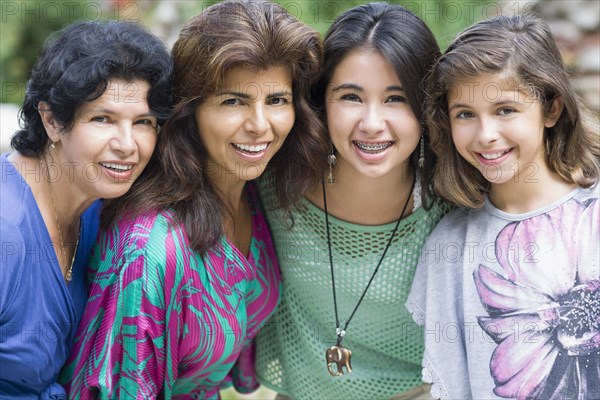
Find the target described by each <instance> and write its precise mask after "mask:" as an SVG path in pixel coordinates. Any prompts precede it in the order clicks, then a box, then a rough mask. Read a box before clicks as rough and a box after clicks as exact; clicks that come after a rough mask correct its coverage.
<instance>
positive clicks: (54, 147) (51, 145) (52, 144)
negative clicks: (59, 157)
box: [50, 142, 56, 150]
mask: <svg viewBox="0 0 600 400" xmlns="http://www.w3.org/2000/svg"><path fill="white" fill-rule="evenodd" d="M50 148H51V149H52V150H54V149H56V145H55V144H54V142H52V143H51V144H50Z"/></svg>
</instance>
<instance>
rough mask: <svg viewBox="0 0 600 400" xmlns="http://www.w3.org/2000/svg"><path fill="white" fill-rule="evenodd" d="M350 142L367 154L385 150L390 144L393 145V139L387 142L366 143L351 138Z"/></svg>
mask: <svg viewBox="0 0 600 400" xmlns="http://www.w3.org/2000/svg"><path fill="white" fill-rule="evenodd" d="M352 143H354V145H355V146H356V147H358V148H359V149H360V150H361V151H363V152H365V153H369V154H377V153H381V152H382V151H384V150H386V149H387V148H389V147H390V146H392V145H394V143H396V142H394V141H389V142H377V143H367V142H359V141H357V140H353V141H352Z"/></svg>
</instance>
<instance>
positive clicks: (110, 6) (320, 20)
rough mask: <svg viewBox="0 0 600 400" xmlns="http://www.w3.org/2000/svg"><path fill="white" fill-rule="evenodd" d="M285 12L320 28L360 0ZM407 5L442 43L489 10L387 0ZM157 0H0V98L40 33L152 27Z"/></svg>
mask: <svg viewBox="0 0 600 400" xmlns="http://www.w3.org/2000/svg"><path fill="white" fill-rule="evenodd" d="M163 1H174V2H175V3H177V10H178V16H177V18H178V23H179V25H181V24H183V23H184V22H185V21H186V20H188V19H189V18H191V17H192V16H194V15H196V14H198V13H199V12H201V11H202V10H204V9H206V8H207V7H209V6H210V5H212V4H214V3H217V2H218V0H208V1H189V0H163ZM275 1H276V2H277V3H280V4H281V5H282V6H283V7H285V8H286V9H287V10H288V11H289V12H290V13H292V14H293V15H295V16H296V17H298V18H299V19H301V20H302V21H304V22H306V23H307V24H309V25H311V26H313V27H314V28H315V29H317V30H318V31H319V32H321V33H323V34H324V33H325V32H326V31H327V28H328V27H329V26H330V25H331V23H332V22H333V21H334V20H335V18H336V17H337V16H338V15H339V14H341V13H342V12H344V11H346V10H348V9H349V8H351V7H354V6H356V5H359V4H364V3H366V1H363V0H332V1H331V0H330V1H320V0H275ZM389 2H390V3H393V4H400V5H403V6H404V7H406V8H407V9H409V10H411V11H413V12H414V13H415V14H417V15H418V16H419V17H421V19H423V20H424V21H425V23H426V24H427V25H428V26H429V27H430V29H431V30H432V31H433V33H434V34H435V36H436V38H437V39H438V43H439V44H440V47H441V48H442V49H444V48H445V47H446V46H447V44H448V43H449V42H450V41H451V40H452V38H453V37H454V36H455V35H456V33H458V32H459V31H460V30H462V29H463V28H465V27H466V26H468V25H471V24H472V23H474V22H477V21H479V20H481V19H484V18H487V17H491V16H493V15H495V13H497V12H498V11H499V10H497V6H496V3H493V2H492V1H491V0H461V1H456V0H391V1H389ZM160 3H161V2H160V1H138V2H128V1H123V0H121V1H118V0H112V1H111V0H109V1H106V0H103V1H91V0H78V1H72V0H70V1H7V0H2V1H1V2H0V87H1V95H2V96H1V97H0V102H2V103H7V102H8V103H16V104H20V103H22V101H23V96H24V93H25V82H26V81H27V78H28V76H29V73H30V70H31V67H32V65H33V63H34V62H35V59H36V58H37V54H38V50H39V48H40V46H41V45H42V44H43V43H44V41H45V40H46V38H47V37H48V36H49V35H50V34H51V33H53V32H56V31H58V30H60V29H61V28H63V27H64V26H65V25H67V24H69V23H71V22H74V21H77V20H81V19H92V20H99V19H119V20H127V21H136V22H141V23H142V24H144V25H146V26H148V27H149V28H150V29H152V24H153V22H154V19H155V18H156V13H157V12H160V11H159V10H160V7H159V6H160Z"/></svg>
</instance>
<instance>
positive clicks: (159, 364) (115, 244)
mask: <svg viewBox="0 0 600 400" xmlns="http://www.w3.org/2000/svg"><path fill="white" fill-rule="evenodd" d="M247 192H248V200H249V203H250V207H251V210H252V241H251V244H250V253H249V256H248V258H246V257H245V256H244V255H243V254H242V253H241V252H240V251H239V250H238V249H237V248H236V247H235V246H234V245H233V244H232V243H231V242H229V241H228V240H227V239H226V238H225V237H223V238H222V239H221V240H220V242H219V243H218V244H217V245H215V246H214V247H213V248H212V249H210V250H209V251H208V253H207V254H206V255H205V256H204V257H201V256H200V255H199V254H198V253H196V252H194V251H193V250H192V249H191V248H190V246H189V242H188V238H187V235H186V234H185V230H184V228H183V227H182V226H180V225H178V224H176V223H174V215H173V213H172V212H169V211H164V212H161V213H158V214H156V213H151V214H144V215H141V216H138V217H136V218H134V219H122V220H121V221H119V222H118V223H117V224H116V225H114V226H113V227H112V228H111V229H110V230H109V231H107V232H103V233H102V234H101V236H100V238H99V241H98V243H97V245H96V247H95V249H94V251H93V254H92V257H91V261H90V262H91V266H92V268H93V270H94V273H95V277H94V281H93V283H92V286H91V289H90V297H89V300H88V304H87V307H86V310H85V314H84V316H83V319H82V321H81V325H80V327H79V330H78V335H77V339H76V341H75V344H74V348H73V352H72V354H71V357H70V358H69V361H68V363H67V366H66V367H65V369H64V370H63V372H62V374H61V382H63V383H66V389H67V393H69V398H72V399H88V398H96V397H97V398H103V399H104V398H111V399H113V398H126V399H130V398H131V399H149V398H165V399H169V398H177V399H218V398H219V391H220V390H221V389H224V388H227V387H230V386H231V385H235V387H236V389H237V390H238V391H240V392H250V391H253V390H255V389H256V388H257V387H258V383H257V381H256V378H255V374H254V353H253V346H252V339H253V338H254V336H255V335H256V334H257V332H258V330H259V329H260V327H261V326H262V325H263V324H264V323H265V322H266V320H267V319H268V318H269V317H270V316H271V314H272V313H273V311H274V310H275V307H276V306H277V302H278V300H279V293H280V285H281V282H280V275H279V267H278V265H277V261H276V257H275V251H274V248H273V245H272V242H271V236H270V233H269V229H268V226H267V223H266V221H265V219H264V216H263V214H262V211H261V210H260V205H259V202H258V199H257V196H256V192H255V188H254V187H253V186H251V185H247Z"/></svg>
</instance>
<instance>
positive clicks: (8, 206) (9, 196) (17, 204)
mask: <svg viewBox="0 0 600 400" xmlns="http://www.w3.org/2000/svg"><path fill="white" fill-rule="evenodd" d="M0 163H1V168H2V171H1V174H2V178H1V181H2V191H1V192H0V199H1V200H2V201H0V217H1V218H2V223H3V224H5V223H7V222H11V223H14V224H19V223H20V222H21V220H22V219H23V217H24V210H25V208H27V207H28V206H29V205H31V202H29V201H27V200H28V199H27V193H28V189H29V187H28V186H27V183H25V181H24V180H23V178H22V177H21V174H19V172H18V171H17V170H16V168H15V167H14V166H13V165H12V163H11V162H9V161H8V160H7V159H6V154H3V155H2V158H0Z"/></svg>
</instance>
